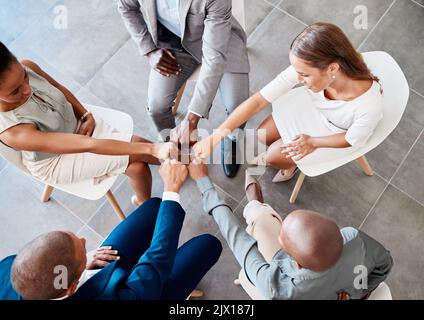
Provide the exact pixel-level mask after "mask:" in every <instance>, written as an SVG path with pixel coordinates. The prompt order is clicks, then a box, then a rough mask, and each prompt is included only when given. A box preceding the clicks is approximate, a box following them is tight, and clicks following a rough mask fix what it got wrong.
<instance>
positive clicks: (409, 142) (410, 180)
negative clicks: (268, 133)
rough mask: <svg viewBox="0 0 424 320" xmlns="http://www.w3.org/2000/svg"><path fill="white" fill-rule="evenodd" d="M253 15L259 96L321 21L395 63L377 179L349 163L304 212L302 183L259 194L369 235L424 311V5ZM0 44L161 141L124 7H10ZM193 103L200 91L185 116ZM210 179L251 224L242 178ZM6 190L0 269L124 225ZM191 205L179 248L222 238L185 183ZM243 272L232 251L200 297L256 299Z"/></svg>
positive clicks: (90, 0) (15, 186)
mask: <svg viewBox="0 0 424 320" xmlns="http://www.w3.org/2000/svg"><path fill="white" fill-rule="evenodd" d="M58 5H64V6H65V8H66V9H67V10H68V29H65V30H57V29H55V28H54V27H53V22H54V20H55V17H56V14H55V8H57V6H58ZM358 5H361V6H365V8H366V9H367V12H368V19H367V22H368V28H367V29H361V30H357V29H355V25H354V23H353V21H354V19H355V17H356V16H357V14H358V12H357V11H355V10H357V9H358V8H357V6H358ZM59 8H60V7H59ZM362 10H363V7H362ZM246 11H247V12H246V16H247V17H246V18H247V33H248V35H249V38H248V47H249V55H250V62H251V66H252V72H251V91H252V92H255V91H257V90H259V89H260V88H261V87H262V86H263V85H264V84H266V83H267V82H268V81H270V80H271V79H272V78H273V77H274V76H275V75H276V74H277V73H278V72H279V71H280V70H282V69H284V68H285V67H286V66H288V64H289V61H288V57H287V52H288V48H289V44H290V42H291V40H292V39H293V37H294V36H295V35H297V34H298V33H299V32H300V31H301V30H302V29H303V28H304V26H305V25H307V24H309V23H312V22H315V21H328V22H333V23H337V24H338V25H340V26H341V27H342V28H343V29H344V30H345V31H346V33H347V34H348V35H349V36H350V37H351V39H352V41H353V43H354V44H355V45H356V46H357V47H358V48H359V49H360V50H361V51H372V50H384V51H387V52H389V53H390V54H391V55H392V56H393V57H395V59H396V60H397V61H398V63H399V64H400V66H401V67H402V69H403V70H404V72H405V74H406V76H407V78H408V82H409V85H410V88H411V92H410V100H409V103H408V106H407V109H406V112H405V114H404V116H403V118H402V120H401V122H400V124H399V125H398V127H397V128H396V130H395V131H394V132H393V133H392V134H391V135H390V136H389V137H388V138H387V140H386V141H385V142H384V143H383V144H381V145H380V146H379V147H377V148H376V149H375V150H373V151H372V152H370V154H369V156H368V158H369V160H370V162H371V164H372V166H373V168H374V170H375V172H376V174H375V175H374V176H373V177H366V176H365V175H364V174H362V171H361V170H360V168H359V166H358V165H357V164H356V163H351V164H349V165H346V166H344V167H342V168H339V169H337V170H334V171H333V172H331V173H329V174H326V175H324V176H319V177H316V178H308V179H307V180H306V182H305V184H304V186H303V189H302V191H301V194H300V196H299V198H298V202H297V203H296V205H294V206H293V205H290V204H289V203H288V198H289V194H290V192H291V190H292V187H293V184H294V182H293V181H292V182H289V183H287V184H280V185H273V184H272V183H271V178H272V176H273V174H274V172H275V171H274V170H272V169H268V170H267V171H266V173H265V174H264V175H263V176H262V177H261V182H262V184H263V189H264V194H265V199H266V200H267V201H269V203H270V204H271V205H272V206H274V207H275V209H276V210H277V211H279V212H280V213H281V215H282V216H285V215H286V214H287V213H288V212H290V211H291V210H293V209H296V208H308V209H313V210H317V211H320V212H322V213H325V214H328V215H329V216H331V217H332V218H334V219H335V220H336V221H337V223H338V224H339V225H340V226H341V227H342V226H347V225H351V226H354V227H360V228H361V229H363V230H364V231H366V232H367V233H369V234H370V235H371V236H373V237H375V238H376V239H378V240H380V241H381V242H382V243H383V244H384V245H385V246H386V247H387V248H389V249H390V250H391V252H392V254H393V256H394V260H395V267H394V269H393V272H392V273H391V275H390V277H389V279H388V280H387V283H388V284H389V286H390V287H391V289H392V293H393V296H394V298H396V299H424V271H423V270H424V259H423V254H422V244H423V243H424V206H423V205H424V191H423V190H424V183H423V181H424V170H423V168H424V166H423V158H424V137H423V135H422V133H423V128H424V116H423V114H424V112H423V111H424V67H423V66H424V55H423V52H424V37H423V34H424V2H423V1H422V0H416V1H412V0H394V1H392V0H361V1H356V0H355V1H349V3H348V4H347V2H346V1H341V0H319V1H314V0H297V1H294V0H281V1H280V0H246ZM0 40H1V41H3V42H4V43H6V44H7V45H8V46H9V47H10V48H11V49H12V50H13V51H14V52H15V53H16V54H17V55H18V57H19V58H30V59H33V60H35V61H36V62H37V63H38V64H39V65H41V66H42V67H43V68H44V69H45V70H47V71H48V72H49V73H50V74H51V75H53V76H54V77H55V78H56V79H57V80H59V81H60V82H62V83H63V84H65V85H66V86H68V87H69V88H70V89H71V90H72V91H74V92H75V93H76V94H77V96H78V97H79V98H80V99H81V100H82V101H84V102H87V103H93V104H98V105H103V106H108V107H111V108H116V109H119V110H123V111H126V112H128V113H130V114H131V115H132V116H133V117H134V120H135V124H136V128H135V131H136V133H137V134H140V135H143V136H146V137H148V138H150V139H155V138H156V132H155V131H154V129H153V126H152V123H151V121H150V120H149V119H148V117H147V113H146V109H145V105H146V94H147V81H148V74H149V67H148V63H147V62H146V60H145V59H144V58H142V57H140V56H139V55H138V53H137V49H136V46H135V45H134V44H133V42H132V40H130V38H129V36H128V34H127V32H126V31H125V28H124V26H123V23H122V21H121V19H120V17H119V14H118V13H117V10H116V4H115V1H113V0H109V1H104V0H102V1H100V0H87V1H71V0H61V1H59V0H13V1H11V0H0ZM191 91H192V85H190V86H189V88H188V89H187V95H186V97H185V98H184V100H183V103H182V105H181V111H183V110H184V109H185V105H186V103H187V101H188V98H189V96H190V95H189V94H190V93H191ZM221 108H222V105H221V103H220V101H219V98H217V99H216V101H215V103H214V107H213V111H212V114H213V116H212V118H211V120H210V121H209V122H208V121H204V122H203V123H202V126H203V127H205V128H213V127H214V126H216V125H217V124H218V123H219V121H221V120H222V119H223V118H222V117H223V115H222V114H223V113H222V112H220V110H221ZM266 113H269V110H268V111H267V112H264V113H262V114H261V115H259V116H257V117H255V119H253V120H252V121H250V123H249V126H250V127H255V126H256V125H257V124H258V123H259V121H260V120H261V119H262V118H263V117H264V116H265V114H266ZM153 171H154V173H153V174H154V188H153V189H154V195H160V194H161V187H162V184H161V182H160V179H158V173H157V169H154V170H153ZM210 172H211V176H212V178H213V180H214V181H215V183H216V185H217V186H218V188H219V191H220V192H221V194H222V196H223V197H224V199H226V200H227V201H228V202H229V203H230V205H231V206H232V207H233V208H234V210H235V213H236V214H237V215H238V216H239V217H241V213H242V209H243V207H244V205H245V204H246V199H245V197H244V193H243V188H242V185H243V179H244V175H243V172H241V173H240V174H239V175H238V176H237V177H236V178H235V179H233V180H229V179H226V178H225V177H224V176H223V174H222V172H221V168H220V167H219V166H212V167H211V168H210ZM0 181H1V182H0V202H1V203H2V211H1V213H0V217H1V222H2V223H1V224H0V231H1V232H0V240H1V241H0V257H4V256H6V255H8V254H12V253H15V252H16V251H17V250H18V249H19V248H20V247H21V246H23V245H24V244H25V243H26V242H27V241H29V240H31V239H32V238H34V237H35V236H36V235H38V234H40V233H43V232H45V231H47V230H52V229H68V230H71V231H74V232H77V233H78V234H80V235H81V236H84V237H86V238H87V240H88V245H89V248H94V247H95V246H96V245H98V244H99V243H100V241H101V239H102V238H103V237H104V236H105V235H107V234H108V232H109V231H110V230H111V229H112V228H113V227H114V226H115V225H116V224H117V223H118V220H117V218H116V217H115V215H114V213H113V211H112V209H111V208H110V206H109V204H108V203H106V201H105V200H99V201H95V202H90V201H83V200H81V199H77V198H74V197H72V196H69V195H67V194H64V193H62V192H58V191H55V193H54V194H53V199H52V201H50V202H49V203H47V204H42V203H40V202H39V200H38V198H39V196H40V192H41V190H42V186H41V185H40V184H39V183H36V182H34V180H33V179H31V178H28V177H26V176H23V175H22V174H20V173H18V172H17V171H16V170H15V169H14V168H13V167H12V166H10V165H7V164H6V162H5V161H4V160H2V159H1V158H0ZM114 191H115V194H116V195H117V198H118V200H119V202H120V203H121V205H122V207H123V209H124V211H126V212H130V211H131V209H132V207H131V204H130V196H131V190H130V188H129V185H128V182H127V180H126V179H125V178H120V179H119V180H118V183H117V184H116V185H115V186H114ZM182 194H183V199H184V200H183V202H184V207H185V208H186V210H187V212H188V214H187V218H186V221H185V224H184V229H183V232H182V237H181V241H184V240H187V239H188V238H189V237H191V236H193V235H197V234H200V233H204V232H210V233H213V234H218V229H217V227H216V225H215V223H214V222H213V221H212V220H211V219H210V218H209V217H208V216H206V215H205V214H204V213H203V211H202V209H201V207H200V205H199V202H198V199H199V193H198V191H197V189H196V187H195V185H194V184H193V183H192V182H189V183H187V185H186V186H185V188H184V190H183V192H182ZM221 239H222V238H221ZM238 271H239V266H238V265H237V263H236V261H235V259H234V257H233V256H232V254H231V252H230V251H229V249H228V247H226V246H225V247H224V251H223V254H222V256H221V258H220V260H219V262H218V263H217V265H216V266H215V267H214V268H213V270H212V271H211V272H210V273H209V274H208V275H207V276H206V277H205V278H204V279H203V281H202V282H201V284H200V285H199V288H201V289H203V290H204V292H205V296H204V298H206V299H246V298H248V297H247V295H246V294H245V293H244V292H243V290H242V289H240V288H239V287H236V286H235V285H233V280H234V279H235V278H236V276H237V274H238Z"/></svg>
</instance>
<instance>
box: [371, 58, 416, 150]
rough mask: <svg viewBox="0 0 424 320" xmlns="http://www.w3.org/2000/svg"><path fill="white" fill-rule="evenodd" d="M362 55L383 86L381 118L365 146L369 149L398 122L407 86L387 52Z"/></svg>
mask: <svg viewBox="0 0 424 320" xmlns="http://www.w3.org/2000/svg"><path fill="white" fill-rule="evenodd" d="M363 57H364V60H365V62H366V63H367V65H368V68H369V69H370V70H371V72H372V73H373V74H374V75H375V76H377V77H379V79H380V83H381V86H382V88H383V108H384V110H383V119H382V120H381V121H380V123H379V124H378V126H377V128H376V129H375V131H374V134H373V135H372V136H371V138H370V139H369V141H368V142H367V145H366V147H365V148H367V149H369V150H371V149H373V148H375V147H376V146H377V145H379V144H380V143H381V142H382V141H383V140H384V139H386V138H387V136H388V135H389V134H390V133H391V132H392V131H393V130H394V129H395V128H396V126H397V125H398V124H399V121H400V119H401V118H402V115H403V113H404V111H405V108H406V105H407V103H408V98H409V86H408V81H407V80H406V78H405V75H404V74H403V72H402V70H401V69H400V67H399V65H398V64H397V62H396V61H395V60H394V59H393V58H392V56H390V55H389V54H388V53H386V52H383V51H373V52H365V53H363Z"/></svg>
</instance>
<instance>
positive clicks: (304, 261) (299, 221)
mask: <svg viewBox="0 0 424 320" xmlns="http://www.w3.org/2000/svg"><path fill="white" fill-rule="evenodd" d="M280 243H281V245H282V249H283V250H284V251H285V252H286V253H287V254H289V255H290V256H291V257H292V258H293V259H294V260H296V262H297V263H298V264H299V265H300V266H301V267H303V268H307V269H310V270H312V271H317V272H319V271H325V270H328V269H330V268H331V267H333V266H334V265H335V264H336V263H337V261H338V260H339V258H340V256H341V253H342V250H343V238H342V235H341V233H340V229H339V227H338V226H337V225H336V224H335V223H334V222H333V221H332V220H330V219H328V218H327V217H325V216H323V215H321V214H319V213H316V212H313V211H309V210H296V211H293V212H292V213H290V214H289V215H288V216H287V217H286V218H285V219H284V221H283V225H282V227H281V232H280Z"/></svg>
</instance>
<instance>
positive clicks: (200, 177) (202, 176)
mask: <svg viewBox="0 0 424 320" xmlns="http://www.w3.org/2000/svg"><path fill="white" fill-rule="evenodd" d="M204 177H208V175H207V174H204V175H201V176H198V177H196V179H194V181H195V182H197V181H199V180H201V179H203V178H204Z"/></svg>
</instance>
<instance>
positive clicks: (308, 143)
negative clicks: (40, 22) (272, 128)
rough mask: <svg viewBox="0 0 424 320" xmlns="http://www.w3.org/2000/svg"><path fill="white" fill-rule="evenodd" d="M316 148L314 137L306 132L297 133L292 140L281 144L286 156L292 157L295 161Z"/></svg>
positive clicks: (282, 151) (283, 153)
mask: <svg viewBox="0 0 424 320" xmlns="http://www.w3.org/2000/svg"><path fill="white" fill-rule="evenodd" d="M315 149H316V147H315V145H314V143H313V137H311V136H308V135H306V134H300V135H297V136H296V137H295V138H294V139H293V141H292V142H290V143H286V144H283V145H282V146H281V153H282V155H283V156H285V157H286V158H291V159H292V160H294V161H299V160H300V159H302V158H304V157H306V156H307V155H308V154H310V153H312V152H314V151H315Z"/></svg>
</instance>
